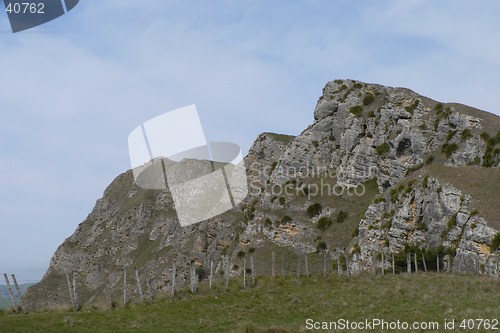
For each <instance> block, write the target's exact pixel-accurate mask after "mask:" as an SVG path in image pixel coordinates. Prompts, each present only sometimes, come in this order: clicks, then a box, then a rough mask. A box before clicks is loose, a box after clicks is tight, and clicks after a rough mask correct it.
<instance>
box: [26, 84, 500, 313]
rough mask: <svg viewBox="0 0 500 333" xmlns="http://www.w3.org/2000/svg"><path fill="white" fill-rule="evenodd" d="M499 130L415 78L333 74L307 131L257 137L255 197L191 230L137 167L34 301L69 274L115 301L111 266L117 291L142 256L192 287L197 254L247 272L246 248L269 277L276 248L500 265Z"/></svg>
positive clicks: (368, 258)
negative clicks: (398, 82) (145, 184)
mask: <svg viewBox="0 0 500 333" xmlns="http://www.w3.org/2000/svg"><path fill="white" fill-rule="evenodd" d="M499 130H500V117H497V116H495V115H493V114H490V113H487V112H484V111H480V110H476V109H473V108H470V107H466V106H463V105H459V104H443V103H438V102H436V101H433V100H430V99H428V98H426V97H423V96H420V95H418V94H417V93H415V92H413V91H411V90H408V89H404V88H391V87H385V86H380V85H376V84H366V83H362V82H358V81H352V80H335V81H332V82H329V83H327V85H326V86H325V88H324V89H323V95H322V96H321V97H320V99H319V101H318V103H317V105H316V108H315V110H314V122H313V123H312V124H311V125H309V126H308V127H307V128H306V129H305V130H304V131H303V132H302V133H301V134H300V135H298V136H296V137H295V136H288V135H279V134H274V133H263V134H261V135H259V136H258V137H257V139H256V140H255V142H254V143H253V145H252V147H251V149H250V151H249V153H248V155H247V156H246V158H245V164H246V167H247V175H248V182H249V186H250V194H249V196H248V197H247V199H246V200H245V203H243V204H240V205H239V206H237V207H236V208H234V209H233V210H231V211H228V212H226V213H224V214H221V215H219V216H216V217H214V218H213V219H211V220H207V221H204V222H201V223H198V224H195V225H191V226H188V227H184V228H182V227H180V225H179V222H178V221H177V217H176V212H175V210H174V209H173V201H172V197H171V195H170V193H169V192H168V191H159V190H144V189H141V188H140V187H138V186H136V185H135V184H134V183H133V175H132V171H131V170H129V171H127V172H125V173H124V174H122V175H120V176H118V177H117V178H116V179H115V180H114V181H113V182H112V183H111V185H109V186H108V188H107V189H106V190H105V192H104V195H103V198H102V199H99V200H98V201H97V203H96V205H95V207H94V209H93V210H92V212H91V213H90V215H89V216H88V217H87V219H86V220H85V221H84V222H82V223H81V224H80V225H79V226H78V228H77V230H76V231H75V233H74V234H73V235H72V236H71V237H69V238H68V239H66V241H65V242H64V243H63V244H62V245H61V246H60V247H59V248H58V249H57V251H56V253H55V254H54V256H53V258H52V260H51V264H50V267H49V269H48V271H47V273H46V274H45V276H44V278H43V280H42V281H41V282H40V283H39V284H37V285H36V286H34V287H31V288H30V289H29V290H28V292H27V293H26V302H27V303H28V305H29V306H30V307H31V308H35V307H43V306H48V307H67V305H68V304H70V302H69V295H68V291H67V290H68V289H67V285H66V276H65V273H66V272H72V271H75V272H76V276H77V282H78V283H77V285H78V286H77V292H78V295H79V296H78V297H79V302H80V304H82V305H83V306H87V305H90V304H93V303H99V302H104V301H105V294H104V290H105V284H104V281H105V276H106V275H108V276H109V283H110V288H111V293H112V296H113V299H115V300H118V299H120V298H121V296H120V295H121V293H122V286H123V273H122V270H123V269H126V270H127V273H128V276H129V277H134V268H135V267H139V268H141V276H143V275H142V274H143V273H144V272H143V271H142V268H147V274H148V277H149V280H150V281H151V284H152V287H153V289H154V290H155V292H163V293H169V292H170V290H171V283H172V270H173V262H174V261H175V262H176V265H177V274H178V279H177V282H176V283H177V286H178V288H182V287H183V286H184V285H186V284H187V282H188V280H189V265H190V263H191V262H192V261H194V262H195V264H196V266H197V268H198V269H197V272H199V273H200V274H201V275H203V272H206V271H207V270H208V269H209V267H210V261H214V269H215V274H216V275H217V276H219V275H220V274H223V273H224V271H225V268H226V262H227V261H226V259H230V260H231V267H230V271H231V275H239V274H241V273H242V270H243V268H242V260H241V259H239V258H238V252H240V251H245V252H246V253H249V250H250V249H255V252H254V254H253V256H254V257H255V263H256V265H255V271H256V273H257V274H258V275H270V274H271V267H270V266H271V263H270V260H271V259H270V258H271V252H272V251H276V252H282V253H283V254H284V258H285V261H286V260H292V259H291V258H293V257H294V255H296V254H304V253H311V254H312V253H314V252H316V251H323V250H325V251H326V252H327V255H328V258H330V259H331V260H332V261H333V262H336V260H337V258H340V257H342V259H343V260H345V258H347V260H348V262H349V265H347V266H346V267H345V268H346V269H349V270H350V271H353V272H354V271H360V270H370V269H371V268H373V267H375V266H380V265H381V261H380V259H379V256H380V253H385V254H386V255H390V254H391V253H394V254H396V255H401V254H402V253H403V252H404V251H407V250H409V249H412V250H413V251H422V252H425V251H426V253H427V255H429V256H431V257H432V256H434V257H433V258H435V256H436V255H440V258H441V260H442V264H443V265H447V263H448V261H449V262H450V264H451V261H452V260H453V259H458V260H453V265H452V266H451V265H450V266H451V267H452V269H453V270H454V271H459V272H469V273H471V272H475V271H476V270H477V268H478V267H479V268H480V273H487V274H498V272H497V271H496V252H494V250H495V248H494V246H493V247H492V246H491V244H492V240H493V238H494V237H495V235H496V234H497V230H499V229H500V221H499V218H498V214H496V212H498V209H497V207H496V205H495V201H494V198H495V197H494V195H495V194H498V193H499V185H498V184H499V182H498V179H499V176H500V172H499V168H498V165H499V162H500V134H499V133H500V131H499ZM460 177H462V178H460ZM460 179H466V180H465V181H461V180H460ZM310 207H312V208H310ZM318 227H320V228H318ZM253 251H254V250H252V252H253ZM318 260H319V259H318ZM328 269H333V268H332V267H329V268H328ZM128 288H129V289H130V293H131V294H132V295H134V294H137V288H136V286H135V284H132V283H131V282H129V285H128Z"/></svg>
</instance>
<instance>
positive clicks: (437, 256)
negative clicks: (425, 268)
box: [436, 253, 439, 273]
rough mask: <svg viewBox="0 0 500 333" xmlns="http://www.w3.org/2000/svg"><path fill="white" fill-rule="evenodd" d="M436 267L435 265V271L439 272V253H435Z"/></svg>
mask: <svg viewBox="0 0 500 333" xmlns="http://www.w3.org/2000/svg"><path fill="white" fill-rule="evenodd" d="M436 267H437V272H438V273H439V253H438V254H437V255H436Z"/></svg>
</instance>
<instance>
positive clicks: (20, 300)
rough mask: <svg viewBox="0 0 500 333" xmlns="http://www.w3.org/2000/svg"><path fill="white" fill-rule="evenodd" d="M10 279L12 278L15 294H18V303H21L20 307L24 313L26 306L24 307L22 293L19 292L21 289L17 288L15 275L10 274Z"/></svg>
mask: <svg viewBox="0 0 500 333" xmlns="http://www.w3.org/2000/svg"><path fill="white" fill-rule="evenodd" d="M12 280H14V286H16V290H17V294H18V295H19V304H21V308H22V309H23V312H24V314H26V313H27V312H26V308H25V307H24V304H23V295H22V294H21V289H20V288H19V285H18V284H17V279H16V275H15V274H12Z"/></svg>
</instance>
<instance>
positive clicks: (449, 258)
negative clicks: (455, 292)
mask: <svg viewBox="0 0 500 333" xmlns="http://www.w3.org/2000/svg"><path fill="white" fill-rule="evenodd" d="M446 263H447V264H448V274H449V273H450V266H451V254H448V259H447V260H446Z"/></svg>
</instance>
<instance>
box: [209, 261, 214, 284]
mask: <svg viewBox="0 0 500 333" xmlns="http://www.w3.org/2000/svg"><path fill="white" fill-rule="evenodd" d="M213 274H214V261H213V260H210V289H212V279H213Z"/></svg>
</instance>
